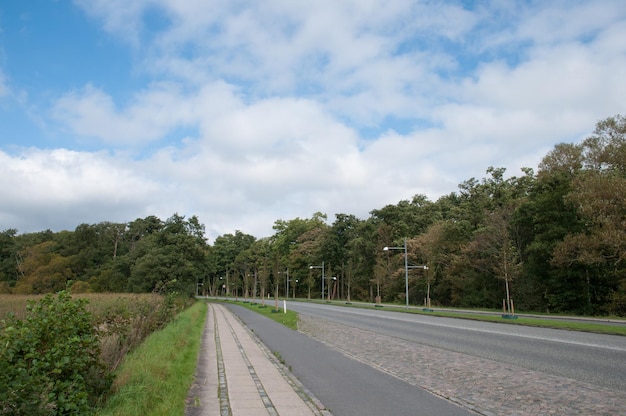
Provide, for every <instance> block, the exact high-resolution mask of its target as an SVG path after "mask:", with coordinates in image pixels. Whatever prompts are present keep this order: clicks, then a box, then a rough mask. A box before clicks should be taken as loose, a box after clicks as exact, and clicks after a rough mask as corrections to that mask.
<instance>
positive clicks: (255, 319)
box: [228, 305, 474, 416]
mask: <svg viewBox="0 0 626 416" xmlns="http://www.w3.org/2000/svg"><path fill="white" fill-rule="evenodd" d="M228 307H229V308H230V309H231V310H232V311H233V312H234V313H236V314H237V315H238V316H239V317H240V318H241V319H242V321H243V322H244V323H245V324H246V325H247V326H248V327H249V328H250V329H251V330H252V331H253V332H254V333H255V334H256V335H257V336H258V337H259V338H260V339H261V341H263V343H264V344H265V345H266V346H267V347H268V348H269V349H270V350H271V351H272V352H274V353H275V354H277V355H279V356H280V358H281V359H282V360H284V362H285V364H286V365H288V366H289V368H290V369H291V371H292V373H293V374H294V375H295V376H296V377H297V378H298V379H299V380H300V381H301V382H302V383H303V384H304V386H306V388H307V390H308V391H310V392H311V393H312V394H313V395H314V396H315V397H316V398H317V399H319V400H320V401H321V402H322V403H323V404H324V405H325V406H326V408H327V409H328V410H329V411H330V412H331V413H332V415H333V416H379V415H394V416H402V415H407V416H431V415H438V416H471V415H472V414H474V413H472V412H470V411H468V410H467V409H465V408H463V407H460V406H458V405H457V404H454V403H452V402H450V401H448V400H445V399H443V398H441V397H437V396H435V395H433V394H431V393H429V392H428V391H426V390H424V389H422V388H420V387H417V386H414V385H411V384H409V383H407V382H405V381H402V380H400V379H398V378H396V377H393V376H391V375H390V374H388V373H385V372H382V371H379V370H377V369H375V368H373V367H370V366H369V365H366V364H363V363H361V362H359V361H356V360H353V359H351V358H348V357H346V356H345V355H343V354H341V353H340V352H338V351H335V350H333V349H332V348H329V347H327V346H326V345H324V344H322V343H320V342H318V341H316V340H314V339H312V338H310V337H308V336H306V335H304V334H302V333H300V332H297V331H293V330H291V329H288V328H287V327H285V326H283V325H281V324H279V323H277V322H275V321H273V320H270V319H267V318H266V317H264V316H261V315H259V314H258V313H256V312H254V311H251V310H250V309H247V308H244V307H242V306H240V305H228Z"/></svg>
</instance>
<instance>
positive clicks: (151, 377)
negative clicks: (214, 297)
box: [96, 302, 207, 416]
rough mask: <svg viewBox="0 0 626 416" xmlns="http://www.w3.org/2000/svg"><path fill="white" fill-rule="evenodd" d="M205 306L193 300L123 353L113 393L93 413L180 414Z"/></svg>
mask: <svg viewBox="0 0 626 416" xmlns="http://www.w3.org/2000/svg"><path fill="white" fill-rule="evenodd" d="M206 310H207V306H206V303H204V302H196V303H195V304H194V305H193V306H192V307H191V308H188V309H186V310H185V311H183V312H182V313H180V314H178V315H177V316H176V317H175V319H174V320H173V321H172V322H171V323H170V324H168V325H167V326H166V327H165V328H163V329H162V330H161V331H157V332H155V333H153V334H151V335H150V336H149V337H148V338H147V339H146V340H145V342H143V343H142V344H141V345H140V346H139V347H138V348H137V349H136V350H134V351H133V352H131V353H130V354H128V355H127V356H126V358H125V359H124V362H123V363H122V365H121V366H120V368H119V370H118V371H117V372H116V379H115V381H114V383H113V387H112V394H111V396H110V397H109V399H108V400H107V402H106V403H105V404H104V405H103V406H102V408H101V409H99V410H98V412H97V413H96V414H97V415H99V416H104V415H120V416H126V415H150V416H159V415H163V416H168V415H182V414H183V413H184V410H185V398H186V396H187V393H188V391H189V387H190V385H191V383H192V382H193V375H194V372H195V370H196V364H197V357H198V352H199V350H200V342H201V339H202V336H201V335H202V331H203V330H204V322H205V319H206Z"/></svg>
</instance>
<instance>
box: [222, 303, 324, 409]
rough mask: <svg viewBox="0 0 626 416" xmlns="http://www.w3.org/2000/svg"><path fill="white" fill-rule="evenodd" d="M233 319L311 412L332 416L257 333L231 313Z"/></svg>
mask: <svg viewBox="0 0 626 416" xmlns="http://www.w3.org/2000/svg"><path fill="white" fill-rule="evenodd" d="M232 317H233V319H237V320H238V321H239V322H240V323H241V325H242V328H243V329H244V330H245V331H246V332H247V333H248V335H249V336H250V338H252V339H253V340H254V342H256V344H257V345H258V347H259V349H260V350H261V351H262V353H263V355H264V356H265V357H266V358H267V359H268V360H269V361H270V362H272V363H273V364H274V367H275V368H276V370H277V371H278V373H279V374H280V375H281V376H282V377H283V379H284V380H285V381H286V382H287V384H289V386H290V387H291V388H292V389H293V390H294V392H295V393H296V394H297V395H298V397H300V399H302V401H304V402H305V403H306V405H307V406H308V407H309V409H311V411H312V412H313V414H315V415H318V416H332V413H331V412H330V411H329V410H328V409H326V408H325V406H324V404H323V403H322V402H320V401H319V399H317V398H316V397H315V395H313V393H312V392H311V391H310V390H309V389H307V388H306V386H305V385H303V384H302V383H301V382H300V380H298V379H297V378H296V376H294V375H293V374H292V373H291V371H290V370H289V369H288V368H287V367H286V366H285V365H284V364H283V363H281V362H280V360H279V359H278V358H277V357H276V356H275V355H274V354H273V353H272V352H271V351H270V350H269V349H268V348H267V346H265V344H263V342H262V341H261V340H260V339H259V338H258V337H257V335H256V334H255V333H254V332H253V331H252V330H250V328H248V326H247V325H246V324H245V323H244V322H242V321H241V319H239V317H238V316H237V315H232Z"/></svg>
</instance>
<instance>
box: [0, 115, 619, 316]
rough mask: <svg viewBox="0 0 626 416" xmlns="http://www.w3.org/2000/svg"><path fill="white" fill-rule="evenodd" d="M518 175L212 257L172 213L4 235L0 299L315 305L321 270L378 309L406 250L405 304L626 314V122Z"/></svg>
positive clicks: (222, 246)
mask: <svg viewBox="0 0 626 416" xmlns="http://www.w3.org/2000/svg"><path fill="white" fill-rule="evenodd" d="M521 171H522V173H523V174H522V175H520V176H510V175H507V172H506V170H505V169H504V168H502V167H493V166H490V167H488V168H487V169H486V172H485V173H486V175H485V177H484V178H482V179H480V178H479V179H477V178H470V179H468V180H465V181H463V182H462V183H460V184H459V185H458V191H457V192H453V193H451V194H449V195H445V196H442V197H441V198H439V199H438V200H437V201H434V202H433V201H429V200H428V199H427V198H426V197H425V196H424V195H415V196H413V197H412V198H410V199H406V200H401V201H399V202H398V203H397V204H389V205H386V206H384V207H382V208H380V209H374V210H372V211H371V212H370V217H369V218H367V219H365V220H363V219H358V218H356V217H354V216H353V215H349V214H341V213H339V214H335V215H336V220H335V221H334V223H333V224H332V225H328V224H327V216H326V214H323V213H319V212H317V213H314V214H313V215H312V217H311V218H308V219H302V218H295V219H292V220H282V219H281V220H277V221H276V222H275V224H274V227H273V229H274V231H275V233H274V235H272V236H270V237H266V238H262V239H256V238H255V237H254V236H251V235H249V234H245V233H243V232H241V231H236V232H235V233H234V234H225V235H223V236H219V237H217V238H216V239H215V242H214V244H213V246H210V245H208V244H207V243H206V241H205V239H204V226H203V225H202V224H200V222H199V221H198V219H197V218H196V217H195V216H194V217H191V218H189V219H185V218H184V217H183V216H180V215H178V214H174V215H173V216H172V217H170V218H169V219H167V220H166V221H161V220H160V219H159V218H157V217H154V216H150V217H146V218H144V219H137V220H135V221H132V222H130V223H127V224H115V223H108V222H103V223H100V224H95V225H88V224H81V225H79V226H78V227H77V228H76V229H75V230H74V231H73V232H70V231H63V232H59V233H52V232H51V231H49V230H48V231H45V232H42V233H33V234H25V235H18V234H16V230H6V231H5V232H3V233H1V234H0V293H22V294H31V293H48V292H51V291H55V290H59V289H60V288H63V287H65V285H66V284H67V281H68V280H70V279H71V280H73V281H76V282H77V283H76V284H77V286H76V287H77V288H81V290H85V291H88V290H92V291H94V292H104V291H131V292H158V293H173V292H177V293H181V294H184V295H188V296H191V295H193V294H195V293H196V291H197V292H199V293H202V294H204V295H210V296H213V295H216V294H218V293H223V294H229V293H232V294H235V295H236V296H239V295H242V296H247V297H256V296H263V295H265V294H267V293H272V294H274V295H275V296H284V295H285V291H286V289H287V286H289V288H290V289H292V290H290V294H289V295H290V296H293V295H294V294H295V295H296V296H300V297H303V296H311V295H314V297H318V296H319V288H320V286H321V285H320V279H321V273H319V272H320V271H319V270H314V271H315V272H316V273H313V271H312V270H311V269H309V266H310V265H321V264H322V263H323V264H324V265H325V276H326V277H327V278H328V277H331V276H332V277H337V281H336V283H330V285H332V296H335V297H339V298H346V299H347V298H348V296H349V297H350V298H351V299H354V300H370V301H373V300H374V297H375V296H376V295H377V292H378V290H379V289H380V291H381V297H382V298H383V300H385V301H394V302H404V279H403V275H404V270H403V267H404V265H403V263H404V262H403V261H402V260H403V259H402V257H401V255H400V253H395V255H394V256H392V257H389V256H388V255H389V254H390V253H387V254H388V255H387V256H383V253H382V248H383V247H385V246H398V245H400V244H401V243H402V241H403V240H404V239H406V241H407V244H408V246H409V250H408V252H409V257H408V261H409V262H412V263H416V264H428V265H429V268H430V272H429V273H428V274H426V275H424V274H423V273H422V274H420V272H419V271H415V270H412V271H411V272H410V275H409V280H410V282H409V291H410V293H409V297H410V299H409V300H410V302H411V303H414V304H415V303H416V302H420V303H421V301H422V299H424V298H425V297H426V294H427V293H426V291H427V290H429V289H430V297H431V299H432V302H433V305H442V306H445V305H451V306H461V307H463V306H477V307H494V305H500V304H501V302H502V299H504V298H505V297H507V298H508V294H509V292H510V294H511V296H512V298H513V299H514V303H515V305H516V306H517V308H518V309H520V308H521V309H530V310H535V311H545V312H570V313H572V312H573V313H585V314H604V315H606V314H620V315H624V314H626V311H625V309H626V308H625V306H624V304H625V302H624V299H626V294H625V291H626V261H624V260H625V259H626V254H625V253H626V227H624V224H625V223H626V202H625V201H626V200H625V199H624V194H626V117H624V116H619V115H618V116H614V117H609V118H607V119H605V120H601V121H600V122H598V123H597V125H596V127H595V130H593V132H592V134H591V135H590V136H589V137H588V138H587V139H585V140H583V141H582V142H580V143H576V144H564V143H561V144H558V145H556V146H555V147H554V149H553V150H551V151H550V152H548V154H547V155H546V156H545V157H544V158H543V159H542V160H541V163H540V164H539V166H538V171H537V173H536V174H535V172H534V171H533V169H530V168H522V169H521ZM287 279H289V282H288V281H287ZM427 279H428V280H427ZM287 283H289V285H288V284H287ZM326 283H329V282H326ZM330 285H326V288H329V286H330ZM506 288H509V289H510V291H506ZM293 289H295V291H293Z"/></svg>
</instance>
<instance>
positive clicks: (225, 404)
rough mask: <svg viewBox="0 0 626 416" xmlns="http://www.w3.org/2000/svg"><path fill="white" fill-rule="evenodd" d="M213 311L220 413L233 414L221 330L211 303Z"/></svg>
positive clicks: (223, 414)
mask: <svg viewBox="0 0 626 416" xmlns="http://www.w3.org/2000/svg"><path fill="white" fill-rule="evenodd" d="M209 307H210V308H211V311H212V312H213V314H212V315H213V328H214V329H215V346H216V350H217V376H218V380H219V389H218V396H219V398H220V415H221V416H231V415H232V412H231V409H230V400H229V398H228V384H227V382H226V370H225V366H224V356H223V355H222V343H221V341H220V331H219V327H218V325H217V316H216V315H215V308H214V307H213V305H209Z"/></svg>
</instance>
